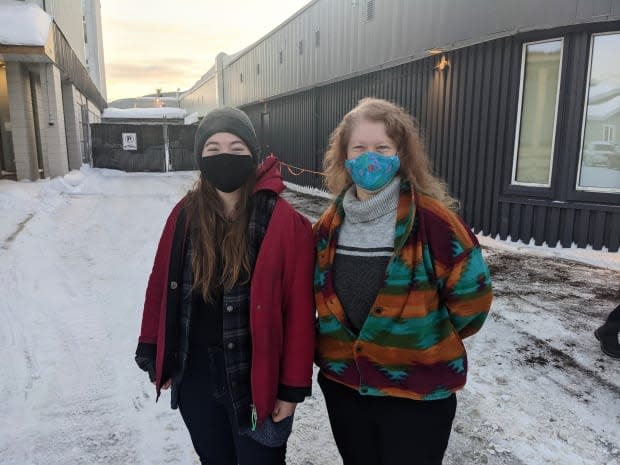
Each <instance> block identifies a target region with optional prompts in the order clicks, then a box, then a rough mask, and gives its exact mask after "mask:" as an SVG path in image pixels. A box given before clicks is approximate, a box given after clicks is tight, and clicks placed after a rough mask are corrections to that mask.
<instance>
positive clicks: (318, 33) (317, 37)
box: [314, 31, 321, 47]
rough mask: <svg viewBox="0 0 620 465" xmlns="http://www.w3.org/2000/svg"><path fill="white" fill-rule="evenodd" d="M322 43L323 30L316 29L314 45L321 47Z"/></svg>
mask: <svg viewBox="0 0 620 465" xmlns="http://www.w3.org/2000/svg"><path fill="white" fill-rule="evenodd" d="M320 45H321V31H314V46H315V47H319V46H320Z"/></svg>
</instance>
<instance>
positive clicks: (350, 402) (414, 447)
mask: <svg viewBox="0 0 620 465" xmlns="http://www.w3.org/2000/svg"><path fill="white" fill-rule="evenodd" d="M318 381H319V385H320V386H321V390H322V391H323V394H324V396H325V401H326V403H327V412H328V414H329V422H330V424H331V427H332V432H333V434H334V439H335V441H336V445H337V446H338V451H339V452H340V455H341V456H342V460H343V463H344V465H440V464H441V461H442V459H443V455H444V453H445V451H446V447H447V446H448V439H449V438H450V430H451V428H452V420H453V419H454V414H455V412H456V396H455V395H454V394H452V395H451V396H450V397H448V398H447V399H441V400H432V401H417V400H410V399H402V398H397V397H377V396H362V395H360V394H359V393H358V392H357V391H354V390H353V389H351V388H348V387H346V386H344V385H342V384H340V383H336V382H334V381H331V380H329V379H327V378H326V377H325V376H323V375H322V374H321V373H319V379H318Z"/></svg>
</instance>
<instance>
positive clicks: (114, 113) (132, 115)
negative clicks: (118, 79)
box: [101, 107, 187, 119]
mask: <svg viewBox="0 0 620 465" xmlns="http://www.w3.org/2000/svg"><path fill="white" fill-rule="evenodd" d="M186 114H187V112H186V111H185V110H183V109H182V108H170V107H161V108H112V107H109V108H106V109H105V110H103V115H101V117H102V118H110V119H148V118H153V119H163V118H185V116H186Z"/></svg>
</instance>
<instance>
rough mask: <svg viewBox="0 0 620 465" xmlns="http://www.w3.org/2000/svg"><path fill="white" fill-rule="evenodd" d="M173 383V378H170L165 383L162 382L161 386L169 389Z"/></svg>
mask: <svg viewBox="0 0 620 465" xmlns="http://www.w3.org/2000/svg"><path fill="white" fill-rule="evenodd" d="M153 384H155V381H153ZM171 384H172V378H170V379H169V380H168V381H166V382H165V383H164V384H162V385H161V388H162V389H168V388H169V387H170V385H171Z"/></svg>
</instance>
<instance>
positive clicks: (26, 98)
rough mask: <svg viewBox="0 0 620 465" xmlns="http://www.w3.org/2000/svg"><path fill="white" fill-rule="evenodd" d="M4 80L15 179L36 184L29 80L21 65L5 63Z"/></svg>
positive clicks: (33, 129) (36, 167)
mask: <svg viewBox="0 0 620 465" xmlns="http://www.w3.org/2000/svg"><path fill="white" fill-rule="evenodd" d="M6 77H7V83H8V89H9V113H10V117H11V129H12V134H13V151H14V153H15V170H16V173H17V179H31V180H35V179H38V178H39V166H38V162H37V155H36V154H37V151H36V150H37V147H36V138H35V126H34V112H33V106H32V97H31V91H30V76H29V73H28V71H27V70H26V69H25V67H24V66H23V65H22V64H20V63H17V62H7V63H6Z"/></svg>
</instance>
